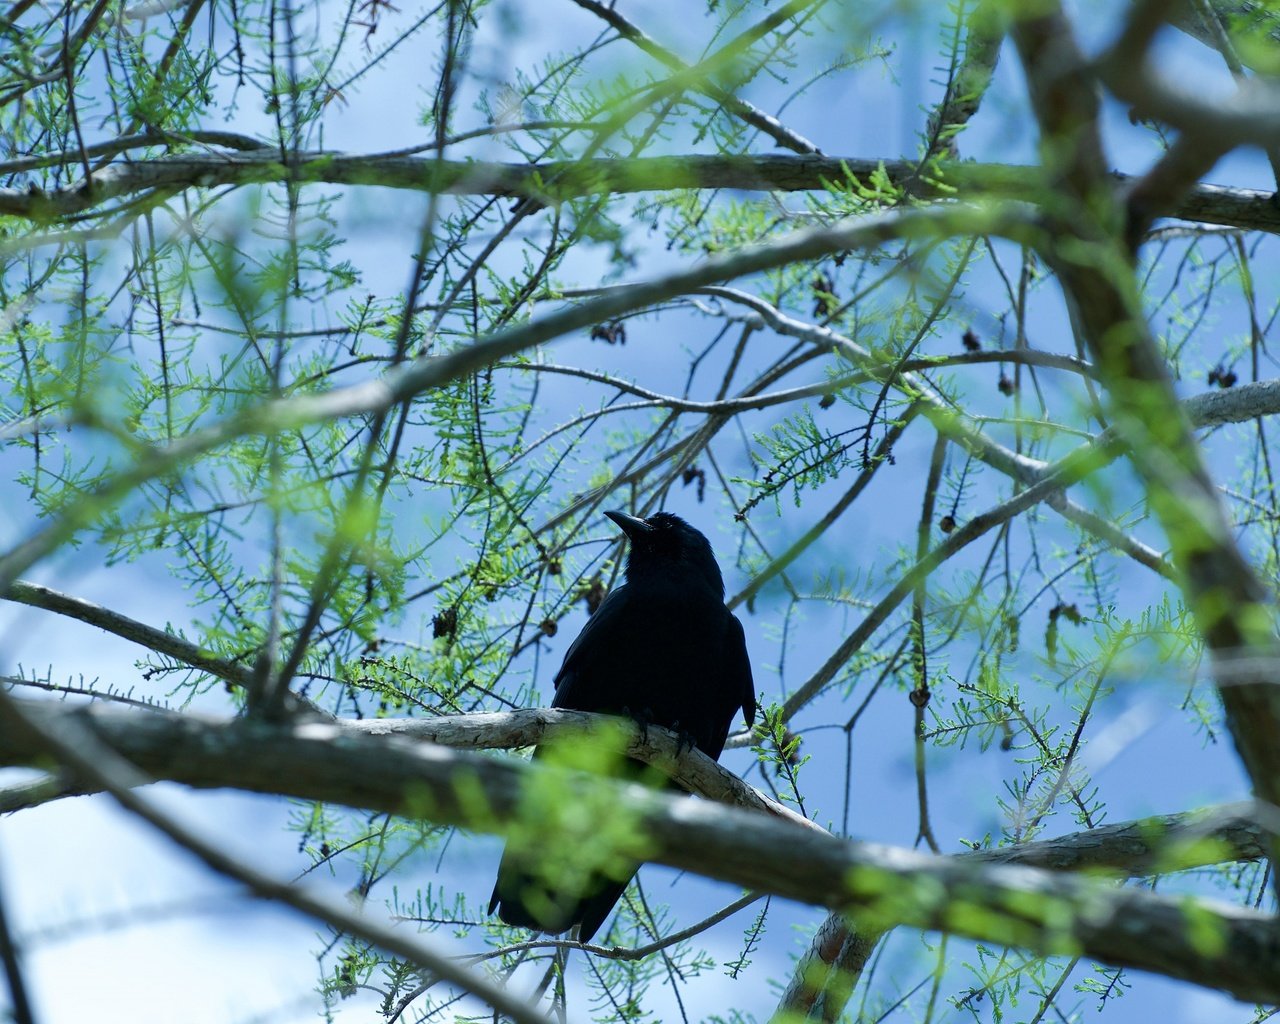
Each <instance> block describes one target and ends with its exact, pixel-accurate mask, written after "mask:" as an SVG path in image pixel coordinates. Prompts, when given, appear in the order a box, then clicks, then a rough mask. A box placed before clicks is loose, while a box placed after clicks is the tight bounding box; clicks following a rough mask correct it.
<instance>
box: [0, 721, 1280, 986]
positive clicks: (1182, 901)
mask: <svg viewBox="0 0 1280 1024" xmlns="http://www.w3.org/2000/svg"><path fill="white" fill-rule="evenodd" d="M23 708H24V710H25V711H26V712H28V713H29V714H30V715H32V716H36V717H37V718H38V719H39V720H41V721H47V722H53V721H56V720H57V719H58V718H59V717H60V716H65V715H72V714H74V715H76V716H78V717H79V718H80V719H81V720H82V721H84V722H85V723H87V724H88V725H89V726H90V727H91V728H92V729H94V731H95V732H96V734H97V735H98V736H99V737H100V738H101V739H102V740H103V741H104V742H106V743H107V744H109V745H110V746H111V747H112V748H114V749H115V750H117V751H118V752H119V753H121V754H122V755H123V756H125V757H127V758H128V759H129V760H130V761H132V762H134V763H135V764H136V765H138V767H139V768H141V769H142V770H143V771H145V772H146V773H147V774H148V775H150V776H152V777H153V778H159V779H169V780H172V781H176V782H183V783H186V784H188V785H193V786H199V787H219V786H234V787H237V788H242V789H248V790H253V791H257V792H266V793H277V794H283V795H288V796H293V797H297V798H301V799H309V800H323V801H327V802H333V803H339V804H346V805H348V806H353V807H359V808H364V809H369V810H377V811H384V812H390V813H397V814H410V815H414V816H419V817H425V818H428V819H430V820H433V821H438V822H441V823H444V824H452V825H459V826H465V827H470V828H479V829H482V830H500V829H502V828H503V827H504V826H505V825H506V824H507V823H510V822H512V821H514V820H517V819H519V818H520V814H521V803H522V798H523V795H524V792H525V783H526V782H533V783H536V782H537V781H538V780H539V779H542V780H547V781H549V780H550V779H551V778H552V777H555V785H556V786H557V788H558V791H559V792H560V797H559V799H558V801H557V803H558V804H559V805H564V806H569V807H577V806H580V805H581V801H584V800H587V799H589V798H590V795H591V794H593V793H598V792H599V788H600V787H601V786H609V787H611V789H612V790H613V791H614V792H613V793H612V796H611V798H610V799H611V805H613V806H616V807H617V808H618V811H619V813H620V814H621V813H626V814H631V815H634V820H635V823H636V829H635V832H634V835H635V837H636V841H635V845H634V848H628V849H627V850H625V851H622V852H623V853H625V854H626V855H629V856H635V857H637V858H639V859H645V860H651V861H655V862H658V863H663V864H668V865H671V866H674V867H678V868H682V869H685V870H690V871H694V872H697V873H699V874H704V875H708V876H710V877H712V878H718V879H722V880H724V881H728V882H732V883H734V884H736V885H740V886H744V887H746V888H749V889H753V890H758V891H761V892H769V893H775V894H777V895H780V896H785V897H787V898H789V899H796V900H801V901H804V902H808V903H818V904H821V905H823V906H827V907H831V908H834V909H839V910H842V911H845V912H847V913H850V914H852V915H854V917H855V918H856V919H857V920H858V921H859V922H860V923H861V926H862V927H866V928H869V929H876V928H885V927H891V926H893V925H897V924H905V925H908V926H912V927H917V928H926V929H938V930H943V931H947V932H949V933H953V934H956V935H963V936H966V937H969V938H974V939H979V940H982V941H987V942H997V943H1001V944H1009V945H1016V946H1021V947H1025V948H1027V949H1030V950H1032V951H1034V952H1037V953H1041V954H1051V953H1069V954H1073V955H1075V954H1080V955H1086V956H1090V957H1094V958H1096V959H1099V960H1101V961H1103V962H1105V963H1110V964H1114V965H1117V966H1127V967H1135V968H1140V969H1143V970H1151V971H1155V972H1157V973H1161V974H1166V975H1168V976H1171V977H1176V978H1184V979H1187V980H1194V981H1196V982H1197V983H1199V984H1203V985H1211V986H1215V987H1219V988H1223V989H1225V990H1227V991H1228V992H1231V993H1232V994H1234V995H1235V996H1237V997H1238V998H1241V999H1246V1000H1256V1001H1260V1002H1268V1003H1271V1002H1277V1001H1280V931H1278V930H1277V928H1276V925H1275V922H1274V920H1273V919H1272V918H1270V917H1267V916H1265V915H1262V914H1259V913H1256V912H1254V911H1251V910H1247V909H1241V908H1237V907H1231V906H1226V905H1223V904H1217V903H1211V902H1208V901H1201V900H1194V899H1192V898H1190V897H1165V896H1159V895H1155V894H1152V893H1149V892H1146V891H1142V890H1138V889H1127V888H1115V887H1114V886H1112V885H1110V884H1107V883H1105V882H1101V881H1098V880H1083V879H1078V878H1074V877H1071V876H1069V875H1065V874H1062V873H1058V872H1049V871H1043V870H1037V869H1033V868H1023V867H1011V866H1007V865H992V864H974V863H969V862H966V861H964V860H961V859H957V858H944V857H933V856H927V855H924V854H918V853H914V852H912V851H909V850H903V849H896V848H893V847H887V846H880V845H876V844H869V843H856V842H847V841H844V840H840V839H837V838H835V837H832V836H828V835H823V834H821V833H819V832H817V831H814V830H811V829H807V828H798V827H796V826H795V825H792V824H790V823H787V822H781V821H778V820H776V819H773V818H770V817H767V816H765V815H762V814H755V813H752V812H749V811H745V810H740V809H738V808H729V807H723V806H719V805H716V804H711V803H708V802H706V801H698V800H689V799H686V798H679V797H672V796H668V795H666V794H661V793H653V792H651V791H648V790H645V789H643V788H642V787H638V786H630V785H618V784H615V783H608V782H604V781H602V780H600V779H597V778H591V777H587V776H582V775H580V774H576V773H555V772H554V770H553V769H549V768H546V767H544V766H539V765H527V764H524V763H521V762H517V761H512V760H496V759H494V758H490V757H484V756H480V755H476V754H472V753H469V752H465V751H455V750H448V749H445V748H442V747H438V746H434V745H430V744H422V743H409V742H405V741H403V740H399V739H395V738H376V739H375V738H373V737H368V736H361V735H357V734H356V733H355V732H354V731H353V730H350V729H346V728H343V727H341V726H338V725H335V724H329V723H323V724H322V723H307V724H303V725H297V726H292V727H289V726H283V727H282V726H271V725H267V724H265V723H261V722H251V721H243V720H238V721H233V722H219V721H212V720H208V719H201V718H197V717H195V716H177V715H169V714H164V713H145V714H133V713H128V712H121V711H119V710H117V709H113V708H110V707H104V706H90V707H88V708H85V709H80V710H74V711H73V710H71V709H68V708H67V707H65V706H63V705H53V704H49V703H46V702H38V701H31V702H23ZM46 757H47V754H46V751H45V749H44V746H43V745H42V744H41V743H40V741H39V739H38V737H33V736H32V735H30V734H29V733H26V732H25V731H23V730H22V729H20V728H18V727H17V726H16V725H15V723H13V722H12V721H10V720H6V721H2V722H0V761H2V762H3V763H6V764H31V763H37V762H39V761H41V760H42V759H44V758H46ZM548 773H552V774H548ZM546 810H547V807H546V805H545V803H544V804H542V805H540V807H539V812H538V813H539V816H540V817H539V821H540V822H543V824H544V827H546V828H548V829H549V830H550V831H553V832H554V831H559V830H560V829H562V828H565V827H567V826H566V824H565V823H563V822H554V821H551V822H546V821H544V819H545V815H546ZM532 825H533V823H532V822H530V821H528V820H524V821H523V822H522V827H523V828H524V829H528V828H530V827H532ZM1152 839H1153V840H1154V836H1152ZM1202 850H1203V844H1195V845H1192V846H1191V847H1188V848H1187V849H1186V851H1185V853H1186V859H1185V860H1182V861H1178V862H1177V863H1179V864H1181V865H1182V866H1187V864H1188V863H1194V862H1197V858H1200V861H1199V862H1203V856H1204V854H1203V853H1202V852H1201V851H1202ZM1165 856H1166V857H1168V858H1172V857H1173V856H1174V854H1173V852H1172V851H1166V854H1165Z"/></svg>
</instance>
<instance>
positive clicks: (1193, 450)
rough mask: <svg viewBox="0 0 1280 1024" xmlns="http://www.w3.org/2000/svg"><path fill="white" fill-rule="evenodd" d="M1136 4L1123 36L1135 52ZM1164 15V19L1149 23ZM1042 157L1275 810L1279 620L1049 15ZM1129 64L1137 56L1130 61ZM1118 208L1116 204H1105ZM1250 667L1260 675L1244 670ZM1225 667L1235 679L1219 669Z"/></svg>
mask: <svg viewBox="0 0 1280 1024" xmlns="http://www.w3.org/2000/svg"><path fill="white" fill-rule="evenodd" d="M1155 10H1156V9H1155V8H1153V7H1151V5H1137V6H1136V7H1135V8H1134V9H1133V11H1132V12H1131V18H1132V19H1133V24H1132V25H1131V27H1130V30H1129V31H1127V32H1126V35H1132V36H1133V37H1134V38H1135V39H1137V40H1139V41H1141V40H1142V39H1143V38H1145V37H1146V36H1147V35H1149V31H1147V30H1146V29H1144V28H1143V25H1145V22H1143V21H1142V17H1141V16H1142V15H1143V14H1144V12H1146V13H1151V12H1152V11H1155ZM1156 13H1158V11H1157V12H1156ZM1014 38H1015V40H1016V41H1017V44H1018V50H1019V54H1020V55H1021V57H1022V61H1023V65H1024V67H1025V68H1026V72H1027V79H1028V83H1029V86H1030V91H1031V97H1032V103H1033V106H1034V109H1035V112H1036V117H1037V119H1038V121H1039V122H1040V128H1041V132H1042V135H1043V141H1042V149H1043V150H1044V152H1045V154H1046V158H1047V160H1049V161H1050V162H1051V164H1052V166H1053V168H1054V171H1055V173H1056V176H1057V179H1058V183H1059V190H1060V191H1061V193H1062V195H1063V200H1064V210H1063V215H1060V216H1058V217H1057V218H1056V222H1055V224H1054V226H1053V230H1051V231H1050V234H1049V237H1051V238H1052V239H1054V244H1053V245H1051V246H1048V247H1046V248H1045V250H1044V256H1045V258H1046V259H1047V260H1048V261H1049V263H1050V264H1051V265H1052V266H1053V267H1054V269H1055V270H1056V271H1057V273H1058V276H1059V279H1060V280H1061V282H1062V286H1063V289H1064V291H1065V292H1066V294H1067V297H1068V300H1069V301H1070V302H1071V303H1072V304H1073V305H1074V306H1075V308H1076V311H1077V313H1078V320H1079V323H1080V329H1081V334H1082V336H1083V337H1084V339H1085V342H1086V344H1088V346H1089V348H1090V350H1091V351H1092V353H1093V357H1094V362H1095V364H1096V366H1097V367H1098V369H1099V371H1100V372H1101V373H1102V374H1103V380H1104V382H1105V383H1107V384H1108V385H1109V392H1110V395H1111V399H1112V407H1113V409H1114V412H1115V430H1116V433H1117V436H1118V437H1119V438H1120V440H1121V442H1122V443H1123V444H1124V446H1125V448H1126V450H1127V451H1128V452H1129V453H1130V457H1131V458H1132V460H1133V463H1134V466H1135V467H1136V468H1137V470H1138V472H1139V473H1140V474H1141V476H1142V478H1143V483H1144V485H1145V486H1146V489H1147V496H1148V501H1149V503H1150V505H1151V508H1152V510H1153V511H1154V512H1155V514H1156V516H1157V518H1158V519H1159V520H1160V523H1161V526H1162V527H1163V528H1164V531H1165V533H1166V535H1167V536H1168V538H1169V544H1170V548H1171V551H1172V558H1173V561H1174V563H1175V564H1176V565H1177V566H1178V569H1179V570H1180V574H1181V576H1182V581H1183V582H1182V586H1183V592H1184V594H1185V596H1186V599H1187V603H1188V605H1189V606H1190V608H1191V610H1192V612H1193V614H1194V615H1195V617H1196V622H1197V625H1198V627H1199V629H1200V631H1201V633H1202V634H1203V635H1204V638H1205V641H1206V643H1207V644H1208V646H1209V648H1210V650H1211V651H1212V652H1213V656H1214V661H1215V666H1216V668H1217V670H1218V673H1219V693H1220V694H1221V696H1222V703H1223V707H1224V709H1225V711H1226V720H1227V725H1228V728H1229V729H1230V730H1231V734H1232V737H1233V739H1234V740H1235V744H1236V749H1237V750H1238V751H1239V753H1240V756H1241V760H1242V761H1243V762H1244V766H1245V769H1246V770H1247V771H1248V773H1249V777H1250V779H1251V781H1252V783H1253V786H1254V791H1255V792H1256V793H1257V795H1258V796H1259V797H1261V798H1262V799H1264V800H1266V801H1267V802H1269V803H1271V804H1273V805H1280V745H1278V744H1277V743H1276V742H1275V737H1276V735H1277V732H1280V685H1277V684H1276V682H1275V675H1274V672H1273V671H1272V666H1273V665H1274V664H1275V662H1274V659H1275V657H1276V654H1277V646H1276V641H1275V633H1274V621H1275V617H1274V610H1273V609H1272V608H1271V607H1269V605H1268V603H1267V593H1266V590H1265V588H1264V587H1263V586H1262V585H1261V583H1260V581H1259V580H1258V578H1257V576H1256V575H1255V574H1254V571H1253V569H1252V567H1251V566H1250V565H1249V563H1248V561H1247V560H1246V559H1245V557H1244V556H1243V554H1242V553H1241V551H1240V548H1239V546H1238V545H1237V543H1236V541H1235V537H1234V535H1233V530H1232V526H1231V523H1230V520H1229V517H1228V516H1227V514H1226V511H1225V509H1224V508H1223V506H1222V502H1221V500H1220V498H1219V495H1218V492H1217V489H1216V487H1215V486H1214V484H1213V481H1212V479H1211V477H1210V475H1209V472H1208V469H1207V467H1206V465H1205V462H1204V459H1203V456H1202V454H1201V452H1200V449H1199V446H1198V444H1197V443H1196V439H1195V435H1194V433H1193V430H1192V425H1191V422H1190V420H1189V418H1188V417H1187V416H1186V414H1185V413H1184V412H1183V410H1182V409H1180V408H1179V405H1178V402H1177V396H1176V392H1175V390H1174V386H1173V381H1172V378H1171V377H1170V374H1169V368H1168V365H1167V364H1166V362H1165V359H1164V357H1163V354H1162V353H1161V351H1160V349H1159V346H1157V344H1156V342H1155V339H1154V338H1153V337H1152V336H1151V332H1150V330H1149V328H1148V326H1147V323H1146V319H1145V316H1144V312H1143V309H1142V306H1141V302H1140V299H1139V292H1138V284H1137V281H1136V279H1135V275H1134V273H1133V268H1132V264H1131V262H1130V260H1129V250H1128V248H1127V246H1126V245H1125V242H1124V239H1123V218H1122V217H1120V216H1119V214H1118V211H1117V209H1116V207H1115V205H1114V202H1110V203H1109V202H1108V201H1107V199H1108V197H1109V195H1110V194H1109V193H1108V192H1107V190H1106V189H1105V187H1104V179H1105V176H1106V174H1105V169H1104V168H1105V162H1104V161H1105V157H1104V156H1103V153H1102V149H1101V141H1100V138H1101V137H1100V133H1099V129H1098V125H1097V117H1098V107H1097V101H1096V98H1095V97H1094V94H1093V92H1092V90H1091V89H1090V78H1089V75H1088V74H1087V72H1086V70H1085V68H1086V65H1085V62H1084V58H1083V56H1082V54H1081V53H1080V51H1079V49H1078V47H1077V46H1076V43H1075V40H1074V38H1073V36H1072V32H1071V27H1070V25H1069V23H1068V22H1067V20H1066V18H1065V16H1064V15H1063V14H1062V13H1061V11H1059V10H1057V9H1056V8H1055V7H1054V5H1052V4H1049V5H1046V6H1045V7H1044V12H1043V13H1042V14H1040V15H1038V16H1036V17H1033V18H1027V19H1024V20H1022V21H1020V22H1018V23H1017V27H1016V28H1015V30H1014ZM1129 56H1130V58H1131V59H1133V60H1137V59H1138V58H1139V57H1140V54H1137V53H1132V54H1130V55H1129ZM1111 198H1112V199H1113V198H1114V197H1111ZM1250 666H1265V667H1262V668H1255V669H1253V670H1252V671H1250V668H1249V667H1250ZM1224 669H1225V670H1229V674H1228V673H1227V672H1226V671H1224Z"/></svg>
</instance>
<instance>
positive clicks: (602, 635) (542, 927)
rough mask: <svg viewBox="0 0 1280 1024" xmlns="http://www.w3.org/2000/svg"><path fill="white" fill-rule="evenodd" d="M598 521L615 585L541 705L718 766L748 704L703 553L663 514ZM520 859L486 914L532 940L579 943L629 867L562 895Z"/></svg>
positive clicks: (732, 634) (719, 593) (615, 515)
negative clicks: (608, 543) (607, 525)
mask: <svg viewBox="0 0 1280 1024" xmlns="http://www.w3.org/2000/svg"><path fill="white" fill-rule="evenodd" d="M605 515H606V516H608V517H609V518H610V519H612V520H613V521H614V522H615V523H617V525H618V527H619V528H620V529H621V530H622V532H623V533H625V534H626V535H627V539H628V540H629V541H630V542H631V548H630V551H629V553H628V555H627V565H626V582H625V583H623V584H622V585H621V586H619V587H615V588H614V589H613V590H611V591H610V592H609V595H608V597H606V598H605V599H604V601H603V602H602V603H601V605H600V607H599V608H597V609H596V611H595V614H594V615H592V616H591V618H590V619H588V620H587V624H586V625H585V626H583V628H582V632H581V633H579V634H578V637H577V639H576V640H574V641H573V643H572V644H571V645H570V646H569V650H568V652H567V653H566V654H565V656H564V664H563V665H561V666H560V671H559V672H558V673H557V674H556V679H555V683H556V695H555V698H554V699H553V700H552V701H551V706H552V707H553V708H568V709H571V710H574V711H595V712H600V713H602V714H612V715H628V716H630V717H632V718H635V719H636V720H637V721H639V722H640V723H641V724H643V725H661V726H665V727H667V728H669V729H675V730H677V731H678V732H679V733H680V734H681V736H682V737H686V738H687V739H688V740H689V742H690V743H691V745H692V746H696V747H697V748H698V749H699V750H701V751H702V752H703V753H704V754H706V755H707V756H708V757H712V758H717V759H718V758H719V757H720V752H721V751H722V750H723V749H724V741H725V739H726V738H727V737H728V735H729V726H730V725H731V724H732V722H733V717H734V715H735V714H736V712H737V711H738V709H739V708H741V709H742V713H743V716H744V717H745V718H746V721H747V725H751V724H753V723H754V722H755V716H756V695H755V687H754V686H753V684H752V681H751V663H750V661H748V659H747V643H746V638H745V637H744V636H743V632H742V623H741V622H739V621H738V619H737V617H736V616H734V615H733V614H732V613H731V612H730V611H729V610H728V609H727V608H726V607H725V606H724V581H723V580H722V579H721V577H720V567H719V566H718V565H717V564H716V559H715V555H714V554H712V552H711V544H710V542H709V541H708V540H707V538H706V537H704V536H703V535H702V534H701V533H699V532H698V531H697V530H695V529H694V528H693V527H692V526H690V525H689V524H688V523H686V522H685V521H684V520H683V519H681V518H680V517H679V516H675V515H672V514H671V513H670V512H658V513H655V514H654V515H651V516H649V518H648V519H638V518H636V517H635V516H629V515H626V514H625V513H623V512H606V513H605ZM537 756H538V753H537V751H535V752H534V757H535V758H536V757H537ZM643 768H644V766H643V765H642V764H641V763H640V762H638V761H634V760H628V761H627V762H624V771H623V772H621V773H620V774H621V775H622V776H623V777H625V778H636V777H639V775H640V774H641V772H642V770H643ZM527 856H528V855H527V854H519V855H517V854H515V853H513V852H512V851H511V850H510V849H509V848H508V849H507V850H505V851H504V852H503V855H502V863H501V865H500V866H499V868H498V880H497V883H496V884H495V885H494V887H493V897H492V899H491V900H490V901H489V913H493V912H494V910H497V911H498V916H499V917H500V918H501V919H502V920H503V921H505V922H506V923H507V924H511V925H519V926H522V927H525V928H532V929H534V930H535V931H544V932H552V933H558V932H564V931H568V930H569V929H570V928H572V927H573V926H574V925H575V924H576V925H580V927H579V929H578V938H579V940H580V941H582V942H586V941H588V940H589V939H590V938H591V937H592V936H593V935H594V934H595V933H596V930H597V929H598V928H599V927H600V925H601V924H603V923H604V919H605V918H606V917H607V916H608V915H609V911H610V910H612V909H613V905H614V904H615V903H617V902H618V899H619V897H620V896H621V895H622V893H623V892H624V891H625V890H626V888H627V883H628V882H630V881H631V876H632V875H634V874H635V872H636V870H637V869H638V868H639V865H638V864H637V865H635V867H633V868H631V870H630V871H629V872H627V874H626V875H625V877H610V876H606V875H603V874H602V875H597V876H596V877H595V878H594V879H593V881H592V882H591V884H589V885H588V886H587V888H586V891H585V892H581V893H573V894H566V893H560V892H557V891H555V890H554V889H553V888H551V887H549V886H548V885H547V883H546V882H545V881H542V880H541V879H539V877H538V876H537V875H536V874H535V873H533V872H531V871H530V870H529V868H528V867H527V863H528V862H527V860H526V859H525V858H526V857H527Z"/></svg>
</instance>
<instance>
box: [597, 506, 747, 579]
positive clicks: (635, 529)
mask: <svg viewBox="0 0 1280 1024" xmlns="http://www.w3.org/2000/svg"><path fill="white" fill-rule="evenodd" d="M605 515H606V516H608V517H609V518H610V519H612V520H613V521H614V522H615V523H617V524H618V528H619V529H621V530H622V532H623V533H625V534H626V535H627V540H629V541H630V542H631V549H630V551H629V552H628V554H627V579H628V580H637V579H640V578H642V577H644V576H648V575H651V574H662V575H669V574H670V573H673V572H690V573H693V574H695V575H696V576H697V577H698V578H700V579H701V580H703V581H704V582H705V583H706V584H707V586H709V587H710V588H711V589H712V590H714V591H715V593H716V594H717V595H719V596H720V597H724V580H723V578H722V577H721V576H720V566H719V565H717V564H716V556H715V555H714V554H713V553H712V551H711V542H710V541H708V540H707V538H706V537H704V536H703V535H702V534H701V533H700V532H699V531H697V530H695V529H694V528H693V527H692V526H690V525H689V524H688V523H686V522H685V521H684V520H683V519H681V518H680V517H679V516H677V515H672V514H671V513H670V512H655V513H654V514H653V515H651V516H649V518H648V519H639V518H637V517H636V516H629V515H627V514H626V513H625V512H606V513H605Z"/></svg>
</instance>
